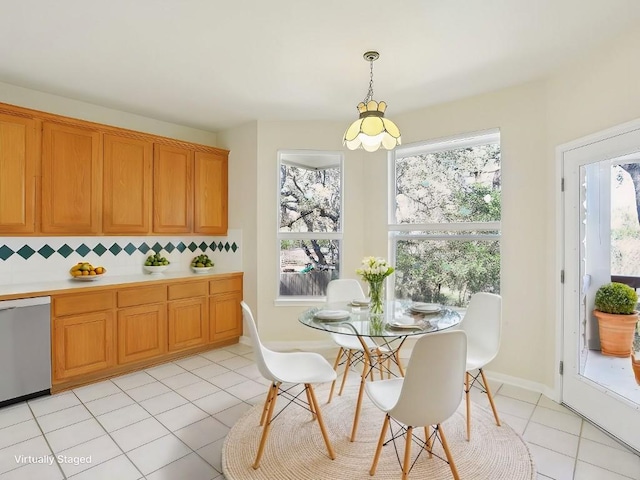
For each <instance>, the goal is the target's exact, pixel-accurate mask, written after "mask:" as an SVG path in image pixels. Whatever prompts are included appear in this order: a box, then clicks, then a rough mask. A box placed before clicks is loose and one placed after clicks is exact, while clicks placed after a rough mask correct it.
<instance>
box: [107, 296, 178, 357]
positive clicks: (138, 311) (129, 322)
mask: <svg viewBox="0 0 640 480" xmlns="http://www.w3.org/2000/svg"><path fill="white" fill-rule="evenodd" d="M166 310H167V309H166V306H165V304H163V303H162V304H155V305H141V306H139V307H130V308H123V309H121V310H118V363H119V364H125V363H131V362H137V361H140V360H147V359H149V358H154V357H158V356H160V355H163V354H164V353H165V352H166V351H167V315H166Z"/></svg>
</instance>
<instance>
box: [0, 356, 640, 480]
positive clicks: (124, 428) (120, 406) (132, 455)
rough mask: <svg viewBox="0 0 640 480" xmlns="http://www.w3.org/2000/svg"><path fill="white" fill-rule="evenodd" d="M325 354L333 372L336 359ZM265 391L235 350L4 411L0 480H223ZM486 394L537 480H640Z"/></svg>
mask: <svg viewBox="0 0 640 480" xmlns="http://www.w3.org/2000/svg"><path fill="white" fill-rule="evenodd" d="M326 354H327V357H328V358H329V359H330V360H331V363H333V362H332V361H333V357H334V355H335V352H326ZM357 380H358V377H357V375H353V374H352V375H350V376H349V381H350V382H357ZM266 386H267V382H265V381H264V380H263V379H262V378H261V377H260V374H259V372H258V369H257V368H256V365H255V363H254V361H253V358H252V352H251V349H250V348H249V347H247V346H245V345H240V344H237V345H233V346H229V347H226V348H222V349H216V350H211V351H209V352H205V353H203V354H200V355H194V356H192V357H189V358H185V359H181V360H177V361H175V362H170V363H166V364H164V365H160V366H157V367H153V368H149V369H147V370H145V371H141V372H136V373H132V374H129V375H124V376H121V377H117V378H113V379H111V380H107V381H103V382H100V383H96V384H93V385H89V386H86V387H81V388H77V389H75V390H73V391H68V392H63V393H60V394H57V395H54V396H51V397H46V398H40V399H35V400H31V401H29V402H26V403H21V404H18V405H14V406H11V407H6V408H3V409H0V479H2V480H9V479H21V480H22V479H26V480H31V479H34V480H35V479H37V480H49V479H63V478H70V479H73V480H87V479H88V480H101V479H109V480H111V479H118V480H129V479H131V480H137V479H142V478H146V479H149V480H162V479H167V480H173V479H176V478H180V479H186V480H200V479H202V480H211V479H215V480H222V479H223V478H224V477H223V475H222V473H221V472H222V468H221V459H220V454H221V448H222V444H223V442H224V439H225V436H226V434H227V432H228V431H229V429H230V428H231V426H232V425H233V424H234V423H235V422H236V420H237V419H238V418H239V417H240V416H242V415H243V414H244V413H245V412H246V411H247V410H248V409H250V408H251V407H252V405H255V404H259V403H262V402H263V401H264V396H265V394H266V388H267V387H266ZM492 387H493V391H494V395H495V400H496V403H497V406H498V410H499V412H500V414H501V417H502V420H503V421H504V422H506V423H508V424H509V425H511V426H512V427H513V428H514V429H515V430H516V431H517V432H518V433H520V434H522V435H523V437H524V438H525V440H526V441H527V442H528V445H529V447H530V449H531V451H532V453H533V456H534V459H535V462H536V464H537V468H538V472H539V474H538V480H547V479H550V478H551V479H556V480H609V479H610V480H628V479H630V478H631V479H636V480H638V479H640V457H638V456H636V455H634V454H633V453H631V452H629V451H628V450H627V449H625V448H624V446H622V445H620V444H618V443H617V442H616V441H614V440H613V439H611V438H610V437H609V436H607V435H605V434H604V433H602V432H601V431H599V430H598V429H596V428H595V427H593V426H591V425H590V424H589V423H587V422H585V421H583V420H582V419H581V418H580V417H578V416H576V415H575V414H573V413H572V412H571V411H569V410H567V409H566V408H564V407H562V406H560V405H558V404H556V403H554V402H553V401H551V400H549V399H548V398H546V397H544V396H542V395H540V394H538V393H535V392H531V391H528V390H523V389H520V388H516V387H513V386H510V385H506V384H505V385H500V384H495V385H492ZM472 393H473V398H474V400H475V401H476V402H478V403H479V404H481V405H483V406H485V407H488V402H487V399H486V395H484V394H482V393H481V392H480V391H474V392H472ZM21 456H22V457H21ZM29 456H31V457H32V458H39V459H42V458H45V459H49V458H51V459H53V462H54V463H53V464H52V465H47V464H43V463H33V462H30V459H29V458H25V457H29ZM88 456H90V457H91V463H83V459H85V458H86V457H88ZM58 459H59V460H60V462H57V460H58Z"/></svg>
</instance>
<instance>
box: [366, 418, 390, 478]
mask: <svg viewBox="0 0 640 480" xmlns="http://www.w3.org/2000/svg"><path fill="white" fill-rule="evenodd" d="M388 428H389V415H388V414H387V415H385V416H384V422H382V430H381V431H380V438H379V439H378V446H377V447H376V453H375V455H374V456H373V463H372V464H371V469H370V470H369V475H371V476H373V475H375V474H376V468H378V460H380V452H381V451H382V444H383V443H384V436H385V435H386V433H387V429H388Z"/></svg>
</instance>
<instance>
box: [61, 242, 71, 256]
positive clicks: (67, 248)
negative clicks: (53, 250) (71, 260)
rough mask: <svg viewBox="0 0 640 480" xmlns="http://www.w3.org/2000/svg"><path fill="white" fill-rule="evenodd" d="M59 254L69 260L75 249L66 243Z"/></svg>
mask: <svg viewBox="0 0 640 480" xmlns="http://www.w3.org/2000/svg"><path fill="white" fill-rule="evenodd" d="M58 253H59V254H60V255H62V256H63V257H64V258H67V257H68V256H69V255H71V254H72V253H73V248H71V247H70V246H69V245H67V244H66V243H65V244H64V245H62V246H61V247H60V248H59V249H58Z"/></svg>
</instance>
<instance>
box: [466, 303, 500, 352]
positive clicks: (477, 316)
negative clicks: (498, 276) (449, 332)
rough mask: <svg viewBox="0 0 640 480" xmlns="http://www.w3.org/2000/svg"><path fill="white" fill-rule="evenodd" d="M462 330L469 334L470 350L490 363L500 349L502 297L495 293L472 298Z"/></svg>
mask: <svg viewBox="0 0 640 480" xmlns="http://www.w3.org/2000/svg"><path fill="white" fill-rule="evenodd" d="M460 328H461V329H462V330H464V331H465V332H466V333H467V341H468V342H469V350H472V351H473V352H474V353H473V354H474V355H478V354H480V355H481V356H482V357H483V358H484V359H485V361H486V362H487V363H488V362H489V361H491V360H493V359H494V358H495V357H496V355H497V354H498V350H499V349H500V337H501V335H502V297H500V295H496V294H494V293H485V292H480V293H475V294H473V295H472V297H471V301H470V302H469V306H468V307H467V312H466V313H465V314H464V318H463V319H462V323H461V324H460Z"/></svg>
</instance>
